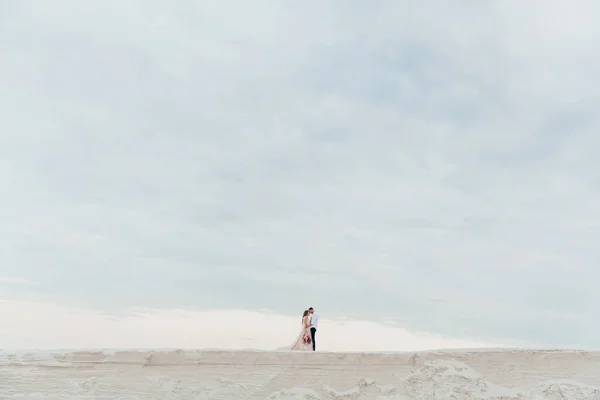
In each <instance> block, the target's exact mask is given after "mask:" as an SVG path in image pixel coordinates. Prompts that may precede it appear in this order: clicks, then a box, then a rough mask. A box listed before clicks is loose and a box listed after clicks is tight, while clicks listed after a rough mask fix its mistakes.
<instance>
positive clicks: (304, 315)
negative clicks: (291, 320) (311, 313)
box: [302, 310, 308, 318]
mask: <svg viewBox="0 0 600 400" xmlns="http://www.w3.org/2000/svg"><path fill="white" fill-rule="evenodd" d="M307 314H308V310H304V313H303V314H302V318H304V317H306V315H307Z"/></svg>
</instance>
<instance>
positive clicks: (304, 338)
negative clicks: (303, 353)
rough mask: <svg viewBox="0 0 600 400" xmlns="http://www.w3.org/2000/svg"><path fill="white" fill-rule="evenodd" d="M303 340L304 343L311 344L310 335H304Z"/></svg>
mask: <svg viewBox="0 0 600 400" xmlns="http://www.w3.org/2000/svg"><path fill="white" fill-rule="evenodd" d="M302 342H303V343H304V344H310V336H308V335H304V337H303V338H302Z"/></svg>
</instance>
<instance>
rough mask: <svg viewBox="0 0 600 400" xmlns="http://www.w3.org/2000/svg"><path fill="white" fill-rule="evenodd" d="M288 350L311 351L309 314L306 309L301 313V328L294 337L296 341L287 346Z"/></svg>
mask: <svg viewBox="0 0 600 400" xmlns="http://www.w3.org/2000/svg"><path fill="white" fill-rule="evenodd" d="M289 349H290V350H298V351H312V341H311V339H310V314H309V313H308V310H305V311H304V314H302V330H301V331H300V335H298V338H297V339H296V342H294V344H293V345H292V347H290V348H289Z"/></svg>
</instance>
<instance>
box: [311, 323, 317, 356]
mask: <svg viewBox="0 0 600 400" xmlns="http://www.w3.org/2000/svg"><path fill="white" fill-rule="evenodd" d="M316 334H317V328H310V338H311V339H312V345H313V351H315V335H316Z"/></svg>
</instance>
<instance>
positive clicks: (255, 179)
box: [0, 1, 600, 347]
mask: <svg viewBox="0 0 600 400" xmlns="http://www.w3.org/2000/svg"><path fill="white" fill-rule="evenodd" d="M215 4H216V3H210V4H209V3H208V2H196V1H180V2H178V3H177V4H166V3H164V2H153V1H144V2H134V1H127V2H125V3H123V2H121V1H120V2H116V1H103V2H100V1H88V2H72V1H58V2H53V3H52V5H49V4H47V3H44V2H33V1H29V2H28V1H23V2H19V3H15V4H11V5H10V6H8V5H3V6H2V7H3V9H2V12H1V13H0V50H2V54H3V61H2V63H0V93H2V94H1V95H0V132H1V133H0V181H2V182H4V186H3V187H2V189H1V190H2V192H0V195H1V196H0V221H2V224H0V257H1V260H0V275H3V276H20V277H23V279H25V280H31V281H35V282H39V283H40V285H39V286H38V287H35V288H33V289H32V288H28V289H27V291H25V289H23V290H21V291H17V289H15V288H14V287H11V288H10V291H9V292H5V294H4V295H5V297H8V298H10V297H14V296H19V298H22V297H23V296H29V295H32V296H33V295H36V296H44V297H45V298H51V299H53V300H54V301H60V302H63V303H65V304H85V305H87V306H89V307H95V308H99V309H103V310H108V311H110V312H118V311H119V310H121V309H122V308H124V307H125V308H127V307H131V306H140V307H150V308H153V307H156V308H171V307H173V308H179V307H184V306H191V307H204V308H210V309H213V308H219V309H240V308H246V309H251V310H252V309H260V308H270V309H273V310H275V311H276V312H277V313H280V314H294V313H297V312H298V310H302V309H304V308H305V307H306V306H307V305H308V304H309V303H310V304H312V305H315V306H317V305H318V306H319V307H320V308H321V309H322V310H323V311H324V314H325V315H331V316H347V317H351V318H355V319H368V318H374V319H377V318H378V317H379V316H382V315H385V316H391V317H394V318H396V319H398V320H399V321H401V322H402V324H403V326H405V327H406V328H407V329H412V330H426V331H431V332H439V333H440V334H443V335H444V336H448V337H460V336H476V337H487V338H489V340H491V341H507V340H512V339H519V340H526V341H532V342H536V343H540V344H548V345H580V346H586V347H591V346H598V344H599V343H600V342H598V338H597V337H596V336H597V335H593V334H591V333H587V332H594V331H595V330H596V329H595V328H597V322H596V321H598V320H599V319H598V318H597V317H598V316H599V314H598V311H597V310H596V308H595V307H594V306H593V305H594V304H597V303H598V301H599V300H600V298H599V295H598V292H597V290H596V288H595V285H594V282H595V281H596V280H597V278H599V277H600V276H599V273H598V271H597V268H596V260H597V259H598V257H599V256H600V254H599V252H598V247H597V245H596V243H597V241H598V239H600V238H599V237H598V232H599V231H598V226H600V223H599V221H598V218H597V217H596V216H597V215H599V212H600V206H599V204H600V202H599V201H598V200H599V197H600V196H599V192H598V182H600V180H599V179H600V176H599V175H598V173H597V172H596V171H599V170H600V169H599V168H598V167H599V165H598V161H597V154H596V153H597V151H596V150H595V149H597V148H598V146H599V145H600V139H599V138H598V136H597V134H596V132H597V131H598V128H599V127H600V123H599V120H598V117H597V112H596V109H597V106H598V99H599V98H600V97H599V94H600V93H599V92H598V89H597V88H599V87H600V85H599V83H600V82H599V79H600V78H598V75H597V72H596V71H597V70H598V68H597V64H598V62H599V61H600V59H599V58H598V57H597V56H596V52H595V51H594V50H595V48H596V47H597V46H596V44H597V42H598V40H599V39H600V28H598V26H597V24H595V23H594V21H595V20H596V19H597V17H598V16H600V10H599V6H598V4H597V3H596V2H578V3H577V4H570V5H569V7H568V8H565V6H564V4H563V2H558V1H546V2H544V3H543V4H542V3H539V2H532V3H528V4H523V3H518V4H517V3H516V2H512V3H511V2H508V3H502V5H496V4H484V3H478V4H477V5H475V4H472V3H471V2H462V3H460V4H459V3H453V4H452V6H450V5H437V9H436V10H435V11H432V10H430V9H427V8H426V7H425V6H424V5H422V4H421V5H413V4H411V3H408V2H397V1H394V2H391V1H390V2H383V3H377V4H370V3H369V6H366V5H365V4H366V3H358V2H351V3H348V2H344V3H342V2H335V1H330V2H319V3H316V2H315V3H310V2H309V3H306V2H304V3H302V4H301V5H300V4H299V5H291V4H283V3H281V2H276V1H256V2H252V5H250V4H249V3H247V2H235V1H232V2H219V4H218V5H215ZM6 290H9V289H6ZM33 290H34V292H33V293H32V291H33ZM24 292H26V294H24ZM432 298H434V299H437V301H429V300H430V299H432ZM566 320H568V321H569V323H568V324H567V323H565V321H566Z"/></svg>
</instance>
